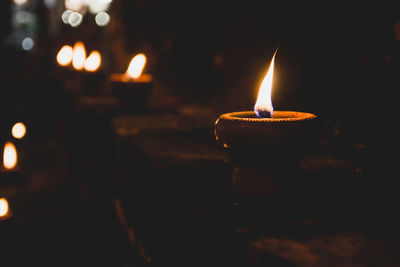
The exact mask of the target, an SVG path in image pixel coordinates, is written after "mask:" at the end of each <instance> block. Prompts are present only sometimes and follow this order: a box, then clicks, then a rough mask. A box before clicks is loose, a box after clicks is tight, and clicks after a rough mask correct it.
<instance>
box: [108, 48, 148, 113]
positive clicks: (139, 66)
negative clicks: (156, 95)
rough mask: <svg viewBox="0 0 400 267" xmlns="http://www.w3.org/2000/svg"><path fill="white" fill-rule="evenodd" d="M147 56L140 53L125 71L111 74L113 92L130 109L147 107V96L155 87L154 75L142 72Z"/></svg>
mask: <svg viewBox="0 0 400 267" xmlns="http://www.w3.org/2000/svg"><path fill="white" fill-rule="evenodd" d="M146 61H147V58H146V56H145V55H144V54H142V53H139V54H137V55H136V56H134V57H133V58H132V60H131V62H130V63H129V66H128V68H127V70H126V72H125V73H122V74H120V73H114V74H112V75H111V76H110V84H111V90H112V94H113V95H114V96H116V97H118V98H119V99H120V100H121V103H122V104H123V105H125V106H126V107H127V108H129V109H130V110H139V109H142V108H145V106H146V101H147V97H148V95H149V94H150V92H151V90H152V88H153V77H152V75H150V74H145V73H142V72H143V69H144V67H145V65H146Z"/></svg>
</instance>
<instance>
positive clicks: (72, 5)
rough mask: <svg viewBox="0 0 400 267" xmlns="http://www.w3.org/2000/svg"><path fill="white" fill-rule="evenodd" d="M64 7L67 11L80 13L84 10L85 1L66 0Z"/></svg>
mask: <svg viewBox="0 0 400 267" xmlns="http://www.w3.org/2000/svg"><path fill="white" fill-rule="evenodd" d="M64 5H65V8H66V9H70V10H73V11H80V10H81V9H83V5H84V2H83V0H65V1H64Z"/></svg>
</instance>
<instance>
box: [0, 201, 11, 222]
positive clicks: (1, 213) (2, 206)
mask: <svg viewBox="0 0 400 267" xmlns="http://www.w3.org/2000/svg"><path fill="white" fill-rule="evenodd" d="M8 209H9V208H8V201H7V199H5V198H4V197H2V198H0V219H1V218H3V217H6V216H7V215H8Z"/></svg>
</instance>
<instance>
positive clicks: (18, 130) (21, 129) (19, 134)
mask: <svg viewBox="0 0 400 267" xmlns="http://www.w3.org/2000/svg"><path fill="white" fill-rule="evenodd" d="M11 134H12V136H13V137H14V138H17V139H22V138H23V137H24V136H25V134H26V127H25V124H23V123H22V122H17V123H16V124H14V126H13V127H12V129H11Z"/></svg>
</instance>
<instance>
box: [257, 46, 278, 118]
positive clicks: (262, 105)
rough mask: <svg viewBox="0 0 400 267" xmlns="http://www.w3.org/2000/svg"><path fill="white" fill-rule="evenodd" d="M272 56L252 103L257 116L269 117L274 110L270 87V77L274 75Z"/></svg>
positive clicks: (273, 59) (273, 58)
mask: <svg viewBox="0 0 400 267" xmlns="http://www.w3.org/2000/svg"><path fill="white" fill-rule="evenodd" d="M276 52H277V51H275V53H274V56H273V57H272V60H271V64H270V65H269V69H268V71H267V74H266V75H265V78H264V80H263V81H262V83H261V86H260V89H259V91H258V96H257V101H256V104H255V105H254V112H255V113H256V115H257V117H259V118H269V117H272V113H273V111H274V109H273V107H272V101H271V89H272V78H273V76H274V61H275V55H276Z"/></svg>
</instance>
